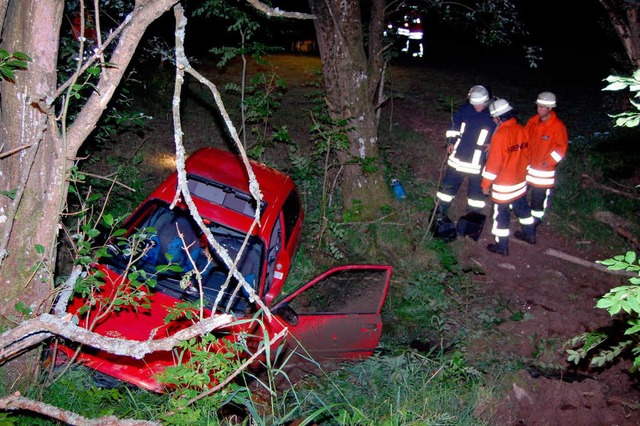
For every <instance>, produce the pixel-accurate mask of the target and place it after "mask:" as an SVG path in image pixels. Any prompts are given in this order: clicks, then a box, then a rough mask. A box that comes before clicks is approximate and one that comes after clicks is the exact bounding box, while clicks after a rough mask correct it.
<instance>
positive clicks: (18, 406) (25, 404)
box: [0, 394, 160, 426]
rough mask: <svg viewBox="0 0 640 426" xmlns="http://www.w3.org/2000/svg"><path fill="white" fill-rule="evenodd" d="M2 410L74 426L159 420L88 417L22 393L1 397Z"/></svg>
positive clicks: (132, 425)
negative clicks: (27, 396)
mask: <svg viewBox="0 0 640 426" xmlns="http://www.w3.org/2000/svg"><path fill="white" fill-rule="evenodd" d="M0 409H1V410H14V411H15V410H27V411H32V412H34V413H39V414H42V415H44V416H47V417H49V418H51V419H56V420H59V421H61V422H64V423H65V424H68V425H74V426H156V425H158V426H159V425H160V423H157V422H150V421H145V420H130V419H127V420H120V419H118V418H117V417H116V416H106V417H100V418H98V419H87V418H86V417H83V416H81V415H79V414H76V413H74V412H71V411H67V410H63V409H62V408H58V407H54V406H52V405H49V404H45V403H44V402H40V401H34V400H32V399H29V398H24V397H22V396H20V394H16V395H10V396H5V397H4V398H0Z"/></svg>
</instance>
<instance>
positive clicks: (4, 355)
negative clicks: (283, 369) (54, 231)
mask: <svg viewBox="0 0 640 426" xmlns="http://www.w3.org/2000/svg"><path fill="white" fill-rule="evenodd" d="M71 320H72V316H71V314H69V315H67V316H66V317H64V318H58V317H56V316H54V315H50V314H42V315H40V316H39V317H36V318H32V319H30V320H27V321H24V322H22V323H20V325H18V326H17V327H15V328H12V329H10V330H8V331H6V332H4V333H3V334H2V335H0V361H1V362H5V361H7V360H9V359H11V358H13V357H15V356H16V355H18V354H20V353H21V352H22V351H24V350H26V349H28V348H31V347H33V346H35V345H37V344H38V343H40V342H42V341H44V340H46V339H48V338H49V337H52V336H54V335H57V336H60V337H64V338H66V339H69V340H72V341H74V342H77V343H82V344H84V345H87V346H91V347H93V348H96V349H100V350H104V351H107V352H109V353H112V354H115V355H123V356H130V357H132V358H135V359H142V358H143V357H144V356H145V355H147V354H150V353H152V352H156V351H168V350H171V349H173V348H174V347H176V346H178V345H179V344H180V342H182V341H184V340H189V339H192V338H194V337H197V336H201V335H203V334H207V333H210V332H212V331H213V330H216V329H218V328H220V327H223V326H225V325H228V324H230V323H231V322H232V321H233V317H232V316H231V315H228V314H216V315H215V316H212V317H210V318H207V319H204V320H202V321H200V322H198V323H196V324H194V325H192V326H191V327H188V328H185V329H183V330H180V331H178V332H177V333H176V334H174V335H173V336H171V337H167V338H165V339H158V340H145V341H136V340H127V339H116V338H112V337H105V336H101V335H99V334H96V333H92V332H91V331H89V330H87V329H86V328H83V327H79V326H77V325H75V324H74V323H73V322H72V321H71Z"/></svg>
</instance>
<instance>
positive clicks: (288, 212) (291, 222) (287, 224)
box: [282, 191, 300, 245]
mask: <svg viewBox="0 0 640 426" xmlns="http://www.w3.org/2000/svg"><path fill="white" fill-rule="evenodd" d="M282 213H283V215H284V228H285V239H286V240H285V244H286V245H288V244H289V239H290V238H291V235H292V234H293V229H294V228H295V226H296V224H297V223H298V218H299V217H300V197H298V193H297V192H296V191H291V193H290V194H289V196H288V197H287V199H286V200H285V202H284V205H283V206H282Z"/></svg>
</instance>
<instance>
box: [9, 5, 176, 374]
mask: <svg viewBox="0 0 640 426" xmlns="http://www.w3.org/2000/svg"><path fill="white" fill-rule="evenodd" d="M177 1H178V0H138V1H136V7H135V9H134V11H133V12H132V13H131V14H130V15H129V17H128V18H130V19H129V20H128V21H126V22H125V23H123V24H121V26H120V27H119V28H118V30H119V31H121V33H119V38H117V40H118V41H117V46H116V48H115V49H114V50H113V54H112V55H111V57H109V58H106V60H107V62H110V63H112V64H114V66H113V67H112V68H104V69H103V72H102V74H101V76H100V81H99V82H98V84H97V85H96V91H94V92H93V94H92V95H91V96H90V97H89V99H88V100H87V101H86V104H85V105H83V106H82V109H81V111H80V113H79V115H78V116H77V117H76V119H75V121H74V122H73V124H72V125H71V126H70V127H68V129H67V132H66V138H63V137H62V134H63V133H62V132H61V131H60V129H59V126H60V124H59V123H57V122H56V118H55V117H54V115H53V111H51V110H50V108H49V107H48V106H47V105H51V104H52V103H53V98H55V96H56V89H57V88H56V84H57V78H58V76H57V68H56V67H57V56H58V46H59V41H60V40H59V39H60V25H61V22H62V17H63V12H64V1H63V0H8V1H7V0H0V7H3V6H4V9H2V10H0V16H5V19H4V21H3V22H2V23H1V24H0V25H1V28H2V44H1V46H0V47H2V48H3V49H5V50H7V51H8V52H10V53H12V52H14V51H20V52H23V53H26V54H28V55H29V56H30V57H31V58H32V59H33V60H32V61H31V62H29V63H28V68H27V70H26V71H16V72H15V74H16V81H15V82H13V83H12V82H9V81H3V82H0V137H1V140H0V151H1V152H5V153H8V152H10V151H11V150H14V149H16V148H19V147H23V148H22V149H19V150H17V152H16V153H14V154H11V155H7V156H6V157H4V158H0V176H1V177H2V178H1V179H0V300H1V301H2V303H1V304H0V318H1V319H0V326H2V327H6V326H12V325H13V320H12V319H13V318H17V319H19V318H20V315H19V312H17V311H16V308H15V306H16V304H17V303H19V302H20V303H22V304H24V306H27V307H29V308H30V309H31V310H32V312H33V315H38V314H41V313H44V312H48V310H49V308H50V306H51V302H52V300H51V295H52V294H53V291H52V290H53V273H54V271H53V268H54V265H55V252H56V237H57V234H58V230H59V220H60V214H61V212H62V211H63V209H64V207H65V202H66V197H67V190H68V183H67V173H68V170H69V168H70V167H71V165H72V164H73V161H74V159H75V156H76V154H77V152H78V149H79V148H80V146H81V145H82V143H83V142H84V140H85V139H86V138H87V137H88V136H89V134H90V133H91V131H92V130H93V129H94V128H95V126H96V123H97V122H98V120H99V119H100V116H101V115H102V112H103V111H104V110H105V109H106V107H107V105H108V103H109V101H110V100H111V97H112V96H113V94H114V92H115V90H116V88H117V87H118V85H119V84H120V81H121V80H122V76H123V75H124V73H125V71H126V69H127V66H128V64H129V62H130V60H131V57H132V56H133V54H134V52H135V50H136V47H137V45H138V43H139V41H140V39H141V38H142V36H143V34H144V32H145V30H146V29H147V27H148V26H149V25H150V24H151V23H152V22H153V21H154V20H156V19H157V18H158V17H160V16H161V15H162V14H164V13H165V12H166V11H168V10H169V9H170V8H171V7H172V6H173V5H174V4H175V3H177ZM115 31H116V30H114V32H115ZM36 247H42V248H43V249H44V250H40V249H38V250H37V249H36ZM7 319H9V321H7ZM9 370H12V371H14V372H16V374H24V373H25V371H24V370H23V369H20V368H11V369H7V371H9Z"/></svg>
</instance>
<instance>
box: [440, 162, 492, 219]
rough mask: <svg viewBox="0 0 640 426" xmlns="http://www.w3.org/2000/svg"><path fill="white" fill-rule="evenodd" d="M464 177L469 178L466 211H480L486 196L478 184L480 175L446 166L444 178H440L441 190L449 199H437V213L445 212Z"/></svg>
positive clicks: (480, 180) (480, 179) (480, 181)
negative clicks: (461, 171)
mask: <svg viewBox="0 0 640 426" xmlns="http://www.w3.org/2000/svg"><path fill="white" fill-rule="evenodd" d="M464 178H468V179H469V183H468V188H467V213H469V212H478V213H480V212H481V211H482V208H483V207H484V206H485V205H486V201H485V200H486V198H487V197H486V196H485V195H484V194H483V193H482V188H481V186H480V184H481V183H482V175H479V174H477V175H474V174H467V173H460V172H459V171H457V170H456V169H454V168H453V167H447V170H446V172H445V175H444V178H443V179H442V185H441V188H440V191H438V192H441V193H443V194H445V195H447V196H449V197H451V201H445V200H443V199H442V198H439V200H438V203H439V204H438V211H437V212H438V213H441V214H446V213H447V210H449V207H450V206H451V203H452V202H453V198H455V196H456V194H457V193H458V191H459V190H460V186H462V183H463V182H464Z"/></svg>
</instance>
